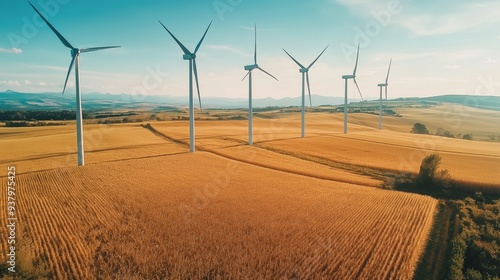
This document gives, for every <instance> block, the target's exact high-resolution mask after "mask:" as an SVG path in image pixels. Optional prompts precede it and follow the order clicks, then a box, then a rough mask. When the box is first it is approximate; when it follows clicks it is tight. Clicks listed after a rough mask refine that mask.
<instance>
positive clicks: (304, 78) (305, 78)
mask: <svg viewBox="0 0 500 280" xmlns="http://www.w3.org/2000/svg"><path fill="white" fill-rule="evenodd" d="M327 48H328V46H327V47H326V48H325V49H324V50H323V51H322V52H321V53H320V54H319V56H318V57H317V58H316V59H315V60H314V61H313V62H312V63H311V64H310V65H309V66H308V67H307V68H306V67H304V66H303V65H302V64H300V62H298V61H297V60H296V59H295V58H293V56H291V55H290V54H289V53H288V52H287V51H286V50H285V49H283V50H284V51H285V53H286V54H287V55H288V56H289V57H290V58H291V59H292V60H293V61H295V63H297V65H298V66H299V67H300V70H299V72H300V73H302V130H301V136H302V138H304V137H305V133H306V132H305V114H306V113H305V112H306V108H305V106H306V105H305V103H306V101H305V99H306V98H305V95H306V93H305V84H306V81H307V90H308V92H309V105H310V106H311V107H312V100H311V86H310V84H309V69H311V67H312V66H313V65H314V63H316V61H318V59H319V58H320V57H321V55H323V53H324V52H325V51H326V49H327Z"/></svg>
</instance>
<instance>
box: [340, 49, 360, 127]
mask: <svg viewBox="0 0 500 280" xmlns="http://www.w3.org/2000/svg"><path fill="white" fill-rule="evenodd" d="M358 59H359V44H358V54H357V55H356V65H355V66H354V71H353V72H352V75H344V76H342V79H344V80H345V99H344V134H347V80H349V79H352V80H353V81H354V84H355V85H356V88H358V92H359V96H361V100H363V95H362V94H361V90H359V86H358V82H356V70H357V69H358Z"/></svg>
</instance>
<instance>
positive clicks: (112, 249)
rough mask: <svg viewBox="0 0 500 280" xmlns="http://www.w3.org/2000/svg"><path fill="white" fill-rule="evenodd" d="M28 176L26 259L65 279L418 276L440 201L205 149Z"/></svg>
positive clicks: (34, 268)
mask: <svg viewBox="0 0 500 280" xmlns="http://www.w3.org/2000/svg"><path fill="white" fill-rule="evenodd" d="M193 162H196V164H193ZM192 172H196V173H197V176H192ZM214 174H219V175H220V176H219V177H220V178H222V179H220V178H219V181H217V180H215V179H214V177H213V175H214ZM221 181H223V183H220V182H221ZM18 182H19V183H18V190H19V191H18V198H19V203H20V204H19V215H20V224H21V225H22V229H21V230H20V233H19V236H18V239H19V243H20V244H21V245H20V249H19V250H20V251H19V253H20V254H21V257H20V260H19V265H20V267H21V268H22V269H23V271H27V272H30V273H32V274H34V275H38V276H43V275H45V276H48V277H53V278H57V279H92V278H97V277H100V276H106V277H110V278H126V277H130V278H132V279H133V278H140V279H144V278H146V279H165V278H170V279H179V278H181V279H185V278H192V279H202V278H204V277H207V278H210V277H213V278H237V279H241V278H264V279H276V278H283V277H284V278H293V277H296V278H298V279H307V278H322V277H323V278H328V279H341V278H343V279H349V278H350V279H352V278H360V279H387V278H389V279H410V278H411V277H412V275H413V273H414V269H415V267H416V263H417V261H418V258H419V256H420V255H421V253H422V251H423V247H424V246H425V243H426V240H427V237H428V234H429V230H430V228H431V225H432V221H433V216H434V212H435V208H436V204H437V202H436V200H434V199H432V198H430V197H425V196H419V195H413V194H405V193H399V192H392V191H383V190H378V189H374V188H366V187H359V186H355V185H350V184H344V183H337V182H332V181H326V180H319V179H314V178H309V177H306V176H300V175H294V174H290V173H285V172H281V171H275V170H270V169H266V168H262V167H259V166H253V165H249V164H245V163H241V162H235V161H231V160H228V159H225V158H222V157H219V156H216V155H212V154H209V153H204V152H199V153H197V154H196V155H190V154H180V155H166V156H163V157H154V158H148V159H136V160H130V161H124V162H109V163H103V164H96V165H90V166H86V167H84V168H66V169H58V170H53V171H45V172H40V173H34V174H25V175H19V176H18ZM214 182H219V183H218V185H214V184H213V183H214ZM277 182H279V184H277ZM2 184H5V179H3V178H2ZM214 186H215V187H214ZM1 198H2V201H0V207H1V209H3V208H4V207H5V194H2V196H1ZM186 209H188V211H187V212H186ZM2 213H3V212H2ZM2 215H3V214H2ZM4 222H5V219H4V218H3V217H2V221H0V228H1V229H2V230H3V229H4V228H5V227H4V226H5V225H4ZM0 233H1V234H2V236H4V235H3V234H4V233H5V232H4V231H1V232H0ZM0 243H1V248H2V251H3V250H4V249H6V244H5V239H4V238H2V239H1V241H0Z"/></svg>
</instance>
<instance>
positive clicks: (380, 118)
mask: <svg viewBox="0 0 500 280" xmlns="http://www.w3.org/2000/svg"><path fill="white" fill-rule="evenodd" d="M391 65H392V58H391V61H390V62H389V70H387V78H385V84H378V86H379V87H380V114H379V117H378V129H382V88H383V87H385V100H386V101H387V86H388V85H389V84H388V82H389V73H390V72H391Z"/></svg>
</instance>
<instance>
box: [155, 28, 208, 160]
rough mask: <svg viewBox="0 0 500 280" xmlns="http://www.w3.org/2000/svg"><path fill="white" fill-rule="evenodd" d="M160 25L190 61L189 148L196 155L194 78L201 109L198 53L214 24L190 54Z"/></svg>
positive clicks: (184, 57)
mask: <svg viewBox="0 0 500 280" xmlns="http://www.w3.org/2000/svg"><path fill="white" fill-rule="evenodd" d="M158 22H160V24H161V25H162V26H163V28H165V30H167V32H168V33H169V34H170V36H172V38H173V39H174V40H175V42H177V44H178V45H179V47H181V49H182V51H183V52H184V55H183V56H182V58H183V59H184V60H189V147H190V151H191V153H194V152H195V151H196V147H195V131H194V104H193V103H194V100H193V73H194V78H195V80H196V89H197V91H198V101H199V102H200V109H201V96H200V86H199V84H198V69H197V67H196V53H197V52H198V50H199V49H200V46H201V44H202V43H203V40H204V39H205V36H206V35H207V32H208V29H210V26H211V25H212V22H210V24H209V25H208V27H207V30H206V31H205V33H204V34H203V37H201V40H200V42H199V43H198V45H196V49H195V50H194V53H193V52H190V51H189V50H188V49H187V48H186V47H185V46H184V45H183V44H182V43H181V42H180V41H179V40H177V38H175V36H174V34H172V32H170V30H168V28H167V27H165V25H163V23H161V21H158Z"/></svg>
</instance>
